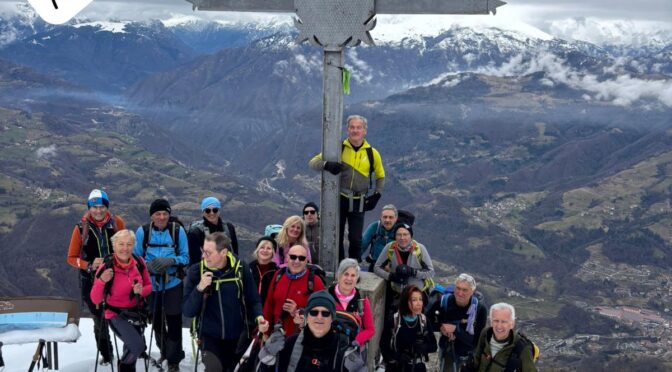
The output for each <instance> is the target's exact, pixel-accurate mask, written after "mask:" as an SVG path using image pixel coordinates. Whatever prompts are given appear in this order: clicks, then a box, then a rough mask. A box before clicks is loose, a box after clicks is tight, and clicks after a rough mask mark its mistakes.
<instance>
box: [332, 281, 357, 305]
mask: <svg viewBox="0 0 672 372" xmlns="http://www.w3.org/2000/svg"><path fill="white" fill-rule="evenodd" d="M334 293H336V297H337V298H338V302H340V303H341V306H343V309H347V308H348V304H349V303H350V300H352V299H353V298H354V297H355V289H354V288H353V289H352V294H351V295H344V294H342V293H341V291H340V290H339V289H338V284H336V286H334Z"/></svg>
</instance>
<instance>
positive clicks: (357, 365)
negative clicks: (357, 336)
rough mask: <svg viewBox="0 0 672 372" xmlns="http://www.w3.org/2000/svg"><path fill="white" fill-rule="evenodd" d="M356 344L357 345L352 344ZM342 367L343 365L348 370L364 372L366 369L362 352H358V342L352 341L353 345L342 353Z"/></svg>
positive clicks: (349, 371)
mask: <svg viewBox="0 0 672 372" xmlns="http://www.w3.org/2000/svg"><path fill="white" fill-rule="evenodd" d="M354 344H356V345H357V346H354ZM344 358H345V359H344V360H343V367H345V368H346V369H347V370H348V372H360V371H361V372H364V371H366V370H367V369H366V363H365V362H364V358H362V353H360V352H359V343H357V341H353V346H350V347H349V348H348V349H347V350H346V351H345V354H344Z"/></svg>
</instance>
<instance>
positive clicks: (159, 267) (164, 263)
mask: <svg viewBox="0 0 672 372" xmlns="http://www.w3.org/2000/svg"><path fill="white" fill-rule="evenodd" d="M173 265H175V259H174V258H170V257H157V258H155V259H153V260H151V261H149V262H148V263H147V268H148V269H149V271H151V272H153V273H154V274H163V273H165V272H166V269H168V268H169V267H171V266H173Z"/></svg>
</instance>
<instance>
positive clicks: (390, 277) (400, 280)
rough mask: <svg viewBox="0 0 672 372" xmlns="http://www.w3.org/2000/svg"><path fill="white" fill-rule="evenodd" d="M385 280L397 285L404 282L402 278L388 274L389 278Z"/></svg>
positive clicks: (394, 274)
mask: <svg viewBox="0 0 672 372" xmlns="http://www.w3.org/2000/svg"><path fill="white" fill-rule="evenodd" d="M387 280H389V281H391V282H392V283H397V284H401V283H403V282H404V278H402V277H400V276H399V275H397V274H396V273H390V276H389V277H388V278H387Z"/></svg>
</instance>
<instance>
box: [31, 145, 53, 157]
mask: <svg viewBox="0 0 672 372" xmlns="http://www.w3.org/2000/svg"><path fill="white" fill-rule="evenodd" d="M35 155H37V158H38V159H46V158H49V157H52V156H56V145H49V146H47V147H40V148H39V149H37V150H36V151H35Z"/></svg>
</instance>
